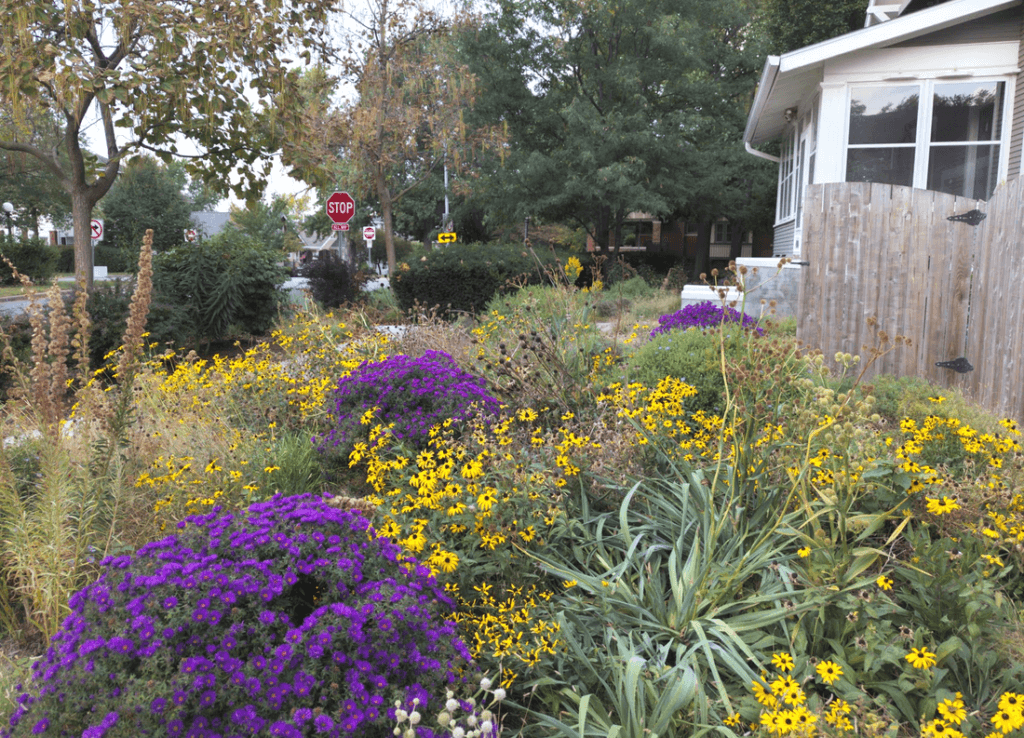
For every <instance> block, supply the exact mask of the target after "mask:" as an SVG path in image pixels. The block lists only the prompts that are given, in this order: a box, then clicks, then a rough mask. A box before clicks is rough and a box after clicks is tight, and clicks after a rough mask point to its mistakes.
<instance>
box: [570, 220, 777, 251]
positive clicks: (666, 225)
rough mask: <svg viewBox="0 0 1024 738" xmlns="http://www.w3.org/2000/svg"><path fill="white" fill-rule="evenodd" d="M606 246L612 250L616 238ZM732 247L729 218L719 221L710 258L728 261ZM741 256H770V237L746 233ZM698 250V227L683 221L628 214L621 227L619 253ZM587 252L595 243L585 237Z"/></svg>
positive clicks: (713, 237) (610, 235) (612, 238)
mask: <svg viewBox="0 0 1024 738" xmlns="http://www.w3.org/2000/svg"><path fill="white" fill-rule="evenodd" d="M608 243H609V244H610V247H611V248H612V249H614V248H615V234H614V232H612V233H609V237H608ZM731 244H732V226H731V225H730V224H729V219H728V218H719V219H718V220H717V221H716V222H715V225H714V230H713V231H712V234H711V254H710V256H711V258H712V259H727V258H729V250H730V248H731ZM742 244H743V246H742V254H741V255H742V256H770V255H771V253H772V248H771V234H770V233H764V234H761V233H757V234H755V233H753V232H751V231H747V232H746V233H744V234H743V239H742ZM696 247H697V224H696V223H691V222H686V221H682V220H677V221H662V220H658V219H657V218H654V217H653V216H651V215H649V214H647V213H630V214H629V215H628V216H626V218H625V220H624V221H623V224H622V247H621V249H620V251H651V252H658V253H672V254H680V255H685V256H687V257H691V258H692V257H693V255H694V252H695V250H696ZM587 250H588V251H594V250H596V246H595V244H594V239H593V238H592V237H590V236H589V235H588V236H587Z"/></svg>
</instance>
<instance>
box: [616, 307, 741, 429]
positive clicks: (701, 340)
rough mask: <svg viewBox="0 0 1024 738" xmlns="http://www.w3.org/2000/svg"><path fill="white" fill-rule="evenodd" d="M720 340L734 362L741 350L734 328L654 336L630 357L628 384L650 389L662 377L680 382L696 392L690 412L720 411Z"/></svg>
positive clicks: (690, 329)
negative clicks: (636, 384) (640, 385)
mask: <svg viewBox="0 0 1024 738" xmlns="http://www.w3.org/2000/svg"><path fill="white" fill-rule="evenodd" d="M723 338H724V341H725V346H726V352H727V354H728V357H729V358H730V359H738V358H739V356H740V355H741V354H742V351H743V349H742V346H741V345H740V342H739V340H738V339H739V338H740V336H739V334H738V332H737V330H736V328H735V326H728V325H727V326H723V328H722V329H717V328H709V329H706V330H700V329H698V328H689V329H686V330H673V331H670V332H668V333H663V334H660V335H658V336H655V337H654V338H652V339H651V340H650V341H648V342H647V343H645V344H644V345H643V346H641V347H640V349H639V350H638V351H637V352H636V353H635V354H634V355H633V356H631V357H630V359H629V361H628V368H629V378H630V381H636V382H640V383H642V384H644V385H646V386H648V387H653V386H655V385H657V384H658V382H659V381H661V380H662V379H664V378H665V377H674V378H676V379H682V380H684V381H685V382H686V383H687V384H690V385H692V386H693V387H695V388H696V389H697V396H696V397H694V398H693V399H692V400H691V401H690V403H691V404H690V405H689V407H690V409H692V410H704V411H707V412H717V411H720V410H721V409H722V393H723V392H724V390H725V381H724V379H723V375H722V365H721V353H720V347H721V344H722V341H723Z"/></svg>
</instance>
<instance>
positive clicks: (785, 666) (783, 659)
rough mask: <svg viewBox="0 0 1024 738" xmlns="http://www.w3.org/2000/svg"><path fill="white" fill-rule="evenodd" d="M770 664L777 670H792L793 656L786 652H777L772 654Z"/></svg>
mask: <svg viewBox="0 0 1024 738" xmlns="http://www.w3.org/2000/svg"><path fill="white" fill-rule="evenodd" d="M772 666H774V667H775V668H776V669H778V670H779V671H792V670H793V666H794V661H793V657H792V656H791V655H790V654H788V653H777V654H774V655H773V656H772Z"/></svg>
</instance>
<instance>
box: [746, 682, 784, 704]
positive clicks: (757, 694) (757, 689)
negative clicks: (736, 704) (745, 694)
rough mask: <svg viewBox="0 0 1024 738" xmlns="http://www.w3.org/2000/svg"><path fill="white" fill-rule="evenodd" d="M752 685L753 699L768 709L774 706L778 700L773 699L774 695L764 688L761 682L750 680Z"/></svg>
mask: <svg viewBox="0 0 1024 738" xmlns="http://www.w3.org/2000/svg"><path fill="white" fill-rule="evenodd" d="M752 685H753V687H752V689H753V692H754V699H755V700H757V701H758V702H760V703H761V704H762V705H764V706H765V707H767V708H769V709H772V708H774V707H775V705H776V704H777V703H778V700H777V699H775V695H773V694H772V693H771V692H769V691H768V690H767V689H765V688H764V685H762V684H761V682H752Z"/></svg>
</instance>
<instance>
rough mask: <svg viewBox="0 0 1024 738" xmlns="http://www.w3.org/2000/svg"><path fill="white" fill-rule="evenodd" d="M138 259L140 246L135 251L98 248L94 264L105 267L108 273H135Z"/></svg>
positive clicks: (94, 255)
mask: <svg viewBox="0 0 1024 738" xmlns="http://www.w3.org/2000/svg"><path fill="white" fill-rule="evenodd" d="M138 258H139V247H138V244H136V245H135V248H134V249H133V250H129V249H123V248H120V247H118V246H97V247H96V249H95V250H94V252H93V263H94V264H96V265H97V266H105V267H106V268H107V271H108V272H120V273H124V272H134V271H135V261H136V259H138ZM74 270H75V269H74V260H73V259H72V267H71V271H74Z"/></svg>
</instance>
